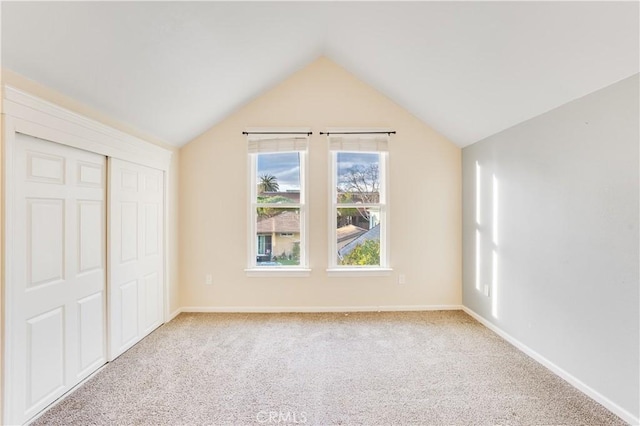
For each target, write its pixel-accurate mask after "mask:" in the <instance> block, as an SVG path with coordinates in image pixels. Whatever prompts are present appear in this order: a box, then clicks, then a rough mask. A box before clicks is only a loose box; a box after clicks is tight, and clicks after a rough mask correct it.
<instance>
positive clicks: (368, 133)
mask: <svg viewBox="0 0 640 426" xmlns="http://www.w3.org/2000/svg"><path fill="white" fill-rule="evenodd" d="M320 134H321V135H327V136H330V135H389V136H391V135H395V134H396V131H395V130H391V131H388V132H320Z"/></svg>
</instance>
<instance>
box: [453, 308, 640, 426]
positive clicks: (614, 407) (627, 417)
mask: <svg viewBox="0 0 640 426" xmlns="http://www.w3.org/2000/svg"><path fill="white" fill-rule="evenodd" d="M462 310H463V311H465V312H466V313H467V314H469V315H471V316H472V317H473V318H474V319H475V320H477V321H478V322H479V323H481V324H482V325H484V326H485V327H487V328H488V329H489V330H491V331H493V332H494V333H496V334H497V335H498V336H500V337H502V338H503V339H504V340H506V341H507V342H509V343H511V344H512V345H513V346H515V347H516V348H518V349H519V350H521V351H522V352H524V353H525V354H527V355H529V356H530V357H531V358H533V359H534V360H535V361H537V362H538V363H540V364H542V365H543V366H545V367H546V368H548V369H549V370H551V371H552V372H553V373H555V374H556V375H557V376H559V377H561V378H562V379H564V380H565V381H567V382H568V383H569V384H571V385H572V386H573V387H575V388H576V389H578V390H579V391H581V392H583V393H584V394H586V395H587V396H589V397H590V398H591V399H593V400H594V401H596V402H598V403H599V404H601V405H602V406H604V407H605V408H607V409H608V410H609V411H611V412H612V413H614V414H615V415H616V416H618V417H620V418H621V419H622V420H624V421H625V422H628V423H629V424H631V425H640V418H638V417H636V416H634V415H633V414H632V413H630V412H629V411H627V410H625V409H624V408H622V407H620V406H619V405H618V404H616V403H615V402H613V401H611V400H610V399H609V398H607V397H605V396H604V395H602V394H601V393H599V392H598V391H596V390H595V389H593V388H592V387H590V386H588V385H587V384H585V383H584V382H582V381H581V380H580V379H578V378H577V377H575V376H573V375H571V374H570V373H568V372H567V371H566V370H564V369H562V368H560V367H558V366H557V365H556V364H554V363H553V362H551V361H550V360H548V359H547V358H545V357H544V356H542V355H540V354H539V353H537V352H536V351H534V350H533V349H531V348H530V347H528V346H527V345H525V344H524V343H522V342H520V341H519V340H518V339H516V338H515V337H513V336H511V335H510V334H508V333H506V332H505V331H503V330H502V329H500V328H499V327H497V326H496V325H495V324H493V323H491V322H490V321H487V320H486V319H485V318H483V317H481V316H480V315H478V314H477V313H475V312H474V311H472V310H471V309H469V308H467V307H466V306H462Z"/></svg>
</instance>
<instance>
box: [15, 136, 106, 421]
mask: <svg viewBox="0 0 640 426" xmlns="http://www.w3.org/2000/svg"><path fill="white" fill-rule="evenodd" d="M13 167H14V172H13V179H14V180H15V186H14V187H13V188H12V190H11V191H10V193H9V194H8V196H10V197H11V200H12V201H11V206H12V209H11V213H10V214H11V215H12V217H13V222H12V223H13V224H14V225H13V229H8V230H7V232H8V233H10V234H11V237H10V239H11V241H12V244H11V247H10V248H9V249H10V250H11V253H8V259H10V260H9V261H8V266H10V270H11V272H10V275H9V276H8V280H9V282H7V283H6V285H7V298H8V303H7V305H6V306H7V312H6V314H7V317H6V321H8V322H9V330H10V333H9V334H10V335H9V336H8V337H9V340H8V345H9V354H10V355H9V362H10V367H9V369H8V370H7V371H6V373H7V377H6V381H5V389H7V390H8V394H7V395H6V398H7V399H6V401H7V406H6V407H5V409H6V410H7V413H6V414H7V416H6V419H8V421H9V424H22V423H24V422H25V421H27V420H28V419H29V418H31V417H32V416H34V415H35V414H37V413H38V412H39V411H41V410H42V409H43V408H45V407H46V406H47V405H49V404H50V403H51V402H53V401H54V400H55V399H57V398H58V397H60V396H61V395H62V394H64V393H65V392H67V391H68V390H70V389H71V388H72V387H74V386H75V385H76V384H78V383H79V382H80V381H81V380H83V379H84V378H86V377H87V376H88V375H89V374H91V373H92V372H94V371H95V370H96V369H98V368H99V367H100V366H101V365H103V364H104V363H105V362H106V355H107V351H106V333H105V330H106V327H105V325H106V317H105V312H106V297H105V284H106V273H105V265H106V240H105V234H106V223H105V217H106V203H105V196H106V190H105V188H106V186H105V184H106V182H105V181H106V158H105V157H103V156H101V155H98V154H94V153H90V152H87V151H82V150H79V149H75V148H70V147H67V146H64V145H59V144H56V143H53V142H49V141H45V140H42V139H37V138H35V137H32V136H27V135H24V134H16V143H15V150H14V154H13Z"/></svg>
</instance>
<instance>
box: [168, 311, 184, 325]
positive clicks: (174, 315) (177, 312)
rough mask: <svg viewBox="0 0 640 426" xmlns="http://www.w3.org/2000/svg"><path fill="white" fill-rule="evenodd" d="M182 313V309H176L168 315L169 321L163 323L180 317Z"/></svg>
mask: <svg viewBox="0 0 640 426" xmlns="http://www.w3.org/2000/svg"><path fill="white" fill-rule="evenodd" d="M181 313H182V308H178V309H176V310H175V311H173V312H172V313H171V314H169V319H168V320H166V321H165V323H168V322H169V321H172V320H173V319H174V318H175V317H177V316H178V315H180V314H181Z"/></svg>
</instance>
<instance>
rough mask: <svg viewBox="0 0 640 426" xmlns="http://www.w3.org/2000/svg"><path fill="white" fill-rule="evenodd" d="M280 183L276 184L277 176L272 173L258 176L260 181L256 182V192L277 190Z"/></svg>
mask: <svg viewBox="0 0 640 426" xmlns="http://www.w3.org/2000/svg"><path fill="white" fill-rule="evenodd" d="M279 189H280V185H278V178H277V177H275V176H274V175H269V174H265V175H262V176H260V183H259V184H258V193H260V194H262V193H263V192H278V190H279Z"/></svg>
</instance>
